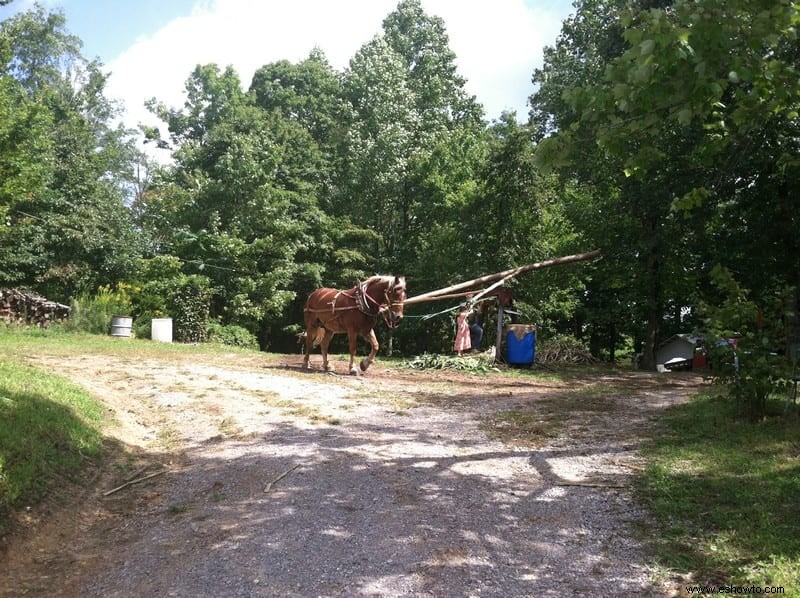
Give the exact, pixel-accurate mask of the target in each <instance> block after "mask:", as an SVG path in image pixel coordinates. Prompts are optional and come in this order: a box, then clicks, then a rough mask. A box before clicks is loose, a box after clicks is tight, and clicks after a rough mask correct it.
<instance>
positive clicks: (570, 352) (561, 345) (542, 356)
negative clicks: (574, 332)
mask: <svg viewBox="0 0 800 598" xmlns="http://www.w3.org/2000/svg"><path fill="white" fill-rule="evenodd" d="M536 362H537V363H541V364H547V365H557V364H565V365H587V364H592V363H600V360H599V359H598V358H597V357H595V356H594V355H592V354H591V353H590V352H589V350H588V349H587V348H586V347H584V346H583V345H581V344H580V343H579V342H578V341H577V340H575V339H574V338H573V337H571V336H557V337H555V338H552V339H549V340H547V341H546V342H543V343H541V345H539V346H537V347H536Z"/></svg>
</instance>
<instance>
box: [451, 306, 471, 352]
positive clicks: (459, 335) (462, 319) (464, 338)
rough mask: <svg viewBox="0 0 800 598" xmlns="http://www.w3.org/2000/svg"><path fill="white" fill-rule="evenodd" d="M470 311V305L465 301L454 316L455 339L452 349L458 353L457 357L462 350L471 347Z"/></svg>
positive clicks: (467, 349)
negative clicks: (465, 303)
mask: <svg viewBox="0 0 800 598" xmlns="http://www.w3.org/2000/svg"><path fill="white" fill-rule="evenodd" d="M470 313H472V306H471V305H470V304H469V302H467V305H465V306H464V307H463V308H462V309H461V311H459V312H458V316H456V340H455V342H454V343H453V351H455V352H456V353H458V355H459V357H460V356H461V355H462V354H463V353H464V351H469V350H470V349H471V348H472V341H471V340H470V332H469V315H470Z"/></svg>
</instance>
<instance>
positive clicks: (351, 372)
mask: <svg viewBox="0 0 800 598" xmlns="http://www.w3.org/2000/svg"><path fill="white" fill-rule="evenodd" d="M350 375H351V376H358V370H357V369H356V368H350Z"/></svg>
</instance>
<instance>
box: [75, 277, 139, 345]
mask: <svg viewBox="0 0 800 598" xmlns="http://www.w3.org/2000/svg"><path fill="white" fill-rule="evenodd" d="M131 290H132V289H131V286H130V285H127V284H125V283H123V282H120V283H118V284H117V286H116V288H115V289H114V288H112V287H111V286H110V285H107V286H103V287H100V288H99V289H98V291H97V294H96V295H94V296H88V295H83V296H80V297H76V298H75V299H73V300H72V303H71V308H72V309H71V311H70V317H69V319H68V320H67V321H65V322H64V325H63V329H64V330H67V331H78V332H89V333H91V334H108V332H109V329H110V327H111V318H112V317H114V316H126V315H130V314H131V313H132V303H131V293H130V291H131Z"/></svg>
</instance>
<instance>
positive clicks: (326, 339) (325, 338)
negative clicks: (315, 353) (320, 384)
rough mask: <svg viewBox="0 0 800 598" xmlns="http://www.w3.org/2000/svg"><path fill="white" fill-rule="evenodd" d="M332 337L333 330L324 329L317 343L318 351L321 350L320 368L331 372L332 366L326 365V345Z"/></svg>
mask: <svg viewBox="0 0 800 598" xmlns="http://www.w3.org/2000/svg"><path fill="white" fill-rule="evenodd" d="M332 338H333V332H331V331H330V330H328V329H325V336H323V337H322V342H321V343H320V344H319V348H320V351H321V352H322V369H323V370H325V371H326V372H332V371H333V368H332V367H331V366H330V365H328V345H329V344H330V343H331V339H332Z"/></svg>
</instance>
